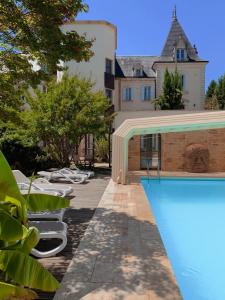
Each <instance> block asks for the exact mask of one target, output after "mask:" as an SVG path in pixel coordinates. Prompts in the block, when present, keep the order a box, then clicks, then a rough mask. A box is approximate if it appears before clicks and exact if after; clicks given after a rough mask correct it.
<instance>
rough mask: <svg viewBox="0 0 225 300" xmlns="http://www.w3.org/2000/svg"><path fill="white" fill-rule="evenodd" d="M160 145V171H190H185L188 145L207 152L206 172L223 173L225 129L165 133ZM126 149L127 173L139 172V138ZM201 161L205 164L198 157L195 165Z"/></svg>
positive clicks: (134, 138) (202, 158) (136, 137)
mask: <svg viewBox="0 0 225 300" xmlns="http://www.w3.org/2000/svg"><path fill="white" fill-rule="evenodd" d="M161 145H162V153H161V169H162V171H171V172H175V171H190V170H187V160H186V153H187V150H188V149H189V148H190V145H194V147H193V148H196V147H197V148H199V147H200V148H203V149H207V150H208V154H209V155H208V158H207V160H208V162H207V169H208V172H225V129H213V130H202V131H192V132H181V133H166V134H162V142H161ZM195 146H196V147H195ZM128 149H129V152H128V166H129V167H128V169H129V171H137V170H140V136H134V137H133V138H132V139H131V140H130V141H129V147H128ZM202 152H206V151H205V150H204V151H202ZM200 156H201V155H200ZM203 156H204V155H203ZM201 160H202V161H204V162H206V158H204V157H200V159H198V160H196V163H199V161H200V163H201ZM195 169H196V170H197V169H199V168H198V167H196V168H195ZM200 169H201V168H200ZM200 169H199V170H200Z"/></svg>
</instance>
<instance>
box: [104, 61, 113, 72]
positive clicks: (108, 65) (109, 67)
mask: <svg viewBox="0 0 225 300" xmlns="http://www.w3.org/2000/svg"><path fill="white" fill-rule="evenodd" d="M105 72H106V73H107V74H112V60H111V59H108V58H106V60H105Z"/></svg>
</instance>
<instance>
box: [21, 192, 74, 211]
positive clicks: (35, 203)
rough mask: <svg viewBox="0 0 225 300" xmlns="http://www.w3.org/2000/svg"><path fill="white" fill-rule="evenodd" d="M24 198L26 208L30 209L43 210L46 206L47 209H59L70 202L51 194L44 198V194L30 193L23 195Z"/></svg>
mask: <svg viewBox="0 0 225 300" xmlns="http://www.w3.org/2000/svg"><path fill="white" fill-rule="evenodd" d="M24 198H25V199H26V204H27V208H28V210H31V211H43V210H46V207H48V210H55V209H61V208H64V207H67V206H69V204H70V202H69V200H67V199H63V198H61V197H57V196H52V195H48V198H46V195H44V194H30V195H25V196H24Z"/></svg>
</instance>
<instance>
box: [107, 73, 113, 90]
mask: <svg viewBox="0 0 225 300" xmlns="http://www.w3.org/2000/svg"><path fill="white" fill-rule="evenodd" d="M105 88H107V89H111V90H114V88H115V76H114V75H113V74H109V73H106V72H105Z"/></svg>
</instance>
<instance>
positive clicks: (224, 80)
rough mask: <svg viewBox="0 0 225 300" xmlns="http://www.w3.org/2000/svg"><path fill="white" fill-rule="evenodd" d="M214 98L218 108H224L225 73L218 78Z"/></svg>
mask: <svg viewBox="0 0 225 300" xmlns="http://www.w3.org/2000/svg"><path fill="white" fill-rule="evenodd" d="M216 98H217V101H218V104H219V108H220V109H225V74H224V75H223V76H221V77H220V78H219V80H218V83H217V89H216Z"/></svg>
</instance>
